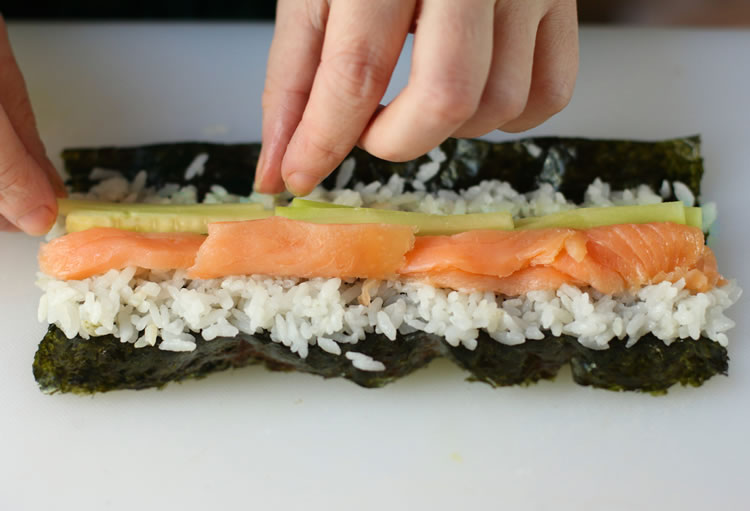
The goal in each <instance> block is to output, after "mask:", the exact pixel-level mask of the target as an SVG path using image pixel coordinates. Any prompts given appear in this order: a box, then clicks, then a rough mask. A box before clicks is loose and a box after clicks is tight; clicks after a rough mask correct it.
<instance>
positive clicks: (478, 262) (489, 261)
mask: <svg viewBox="0 0 750 511" xmlns="http://www.w3.org/2000/svg"><path fill="white" fill-rule="evenodd" d="M585 242H586V238H585V237H583V234H582V233H581V231H576V230H574V229H537V230H529V231H491V230H482V231H468V232H462V233H460V234H454V235H452V236H420V237H419V238H417V239H416V241H415V243H414V248H413V249H412V250H411V251H410V252H409V253H408V254H406V263H405V264H404V266H402V267H401V269H400V270H399V273H400V274H401V275H409V274H415V273H433V272H437V271H443V270H461V271H463V272H468V273H475V274H478V275H491V276H495V277H506V276H508V275H510V274H512V273H513V272H516V271H518V270H521V269H523V268H526V267H528V266H538V265H544V264H551V263H552V262H553V261H554V260H555V259H556V258H557V256H558V254H560V253H561V252H563V251H564V250H565V248H566V244H570V246H571V247H575V248H578V250H575V248H573V251H574V252H575V253H577V254H579V255H580V247H581V246H585Z"/></svg>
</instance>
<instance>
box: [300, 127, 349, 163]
mask: <svg viewBox="0 0 750 511" xmlns="http://www.w3.org/2000/svg"><path fill="white" fill-rule="evenodd" d="M317 133H319V132H317V131H313V134H310V135H308V136H307V137H305V145H306V146H307V147H306V148H305V149H306V151H305V152H306V154H316V155H318V158H317V159H320V160H325V161H341V160H343V159H344V158H345V157H346V156H347V155H348V154H349V147H348V146H347V145H346V144H343V143H340V142H336V141H335V140H331V139H329V138H327V137H324V136H322V135H320V134H317Z"/></svg>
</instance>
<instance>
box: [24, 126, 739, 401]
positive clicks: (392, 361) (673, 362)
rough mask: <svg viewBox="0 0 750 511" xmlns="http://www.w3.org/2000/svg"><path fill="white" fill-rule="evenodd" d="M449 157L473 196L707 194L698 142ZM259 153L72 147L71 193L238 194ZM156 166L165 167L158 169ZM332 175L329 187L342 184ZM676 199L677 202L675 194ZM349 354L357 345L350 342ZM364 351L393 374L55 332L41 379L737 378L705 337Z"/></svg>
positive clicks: (41, 352) (316, 351)
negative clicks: (187, 172) (595, 190)
mask: <svg viewBox="0 0 750 511" xmlns="http://www.w3.org/2000/svg"><path fill="white" fill-rule="evenodd" d="M441 149H442V151H443V152H444V153H445V155H446V159H445V161H443V162H442V163H441V164H440V169H439V171H438V173H437V174H436V175H435V176H434V177H433V178H432V179H430V180H429V181H428V182H427V183H426V188H427V190H429V191H435V190H438V189H446V188H450V189H455V190H458V189H464V188H468V187H470V186H473V185H474V184H477V183H478V182H480V181H482V180H484V179H502V180H505V181H508V182H510V183H511V185H512V186H513V187H514V188H515V189H516V190H518V191H519V192H527V191H529V190H532V189H534V188H537V187H538V186H539V185H540V184H542V183H549V184H551V185H552V186H553V187H554V188H555V189H557V190H559V191H561V192H562V193H563V194H565V195H566V197H570V198H572V199H574V200H576V201H578V202H580V201H581V200H582V199H583V194H584V191H585V189H586V187H587V186H588V184H589V183H590V182H591V181H593V179H594V177H600V178H601V179H602V180H603V181H606V182H608V183H610V185H611V186H612V187H613V189H621V188H627V187H635V186H637V185H639V184H642V183H645V184H648V185H650V186H651V187H652V188H654V189H656V190H658V189H659V188H660V186H661V183H662V181H663V180H664V179H667V180H670V181H675V180H679V181H682V182H684V183H685V184H686V185H687V186H688V187H689V188H690V189H691V191H692V192H693V194H694V195H695V196H696V197H698V196H699V194H700V180H701V177H702V174H703V160H702V158H701V157H700V138H699V137H697V136H693V137H686V138H680V139H673V140H666V141H658V142H645V141H644V142H640V141H615V140H591V139H583V138H557V137H541V138H531V139H522V140H516V141H511V142H501V143H491V142H485V141H479V140H456V139H451V140H448V141H446V142H445V143H444V144H442V145H441ZM259 151H260V145H259V144H229V145H223V144H210V143H192V142H185V143H176V144H155V145H149V146H139V147H129V148H127V147H126V148H117V147H110V148H97V149H69V150H66V151H64V152H63V160H64V162H65V166H66V170H67V171H68V173H69V175H70V179H69V181H68V184H69V186H71V188H72V189H73V190H74V191H85V190H87V189H88V188H90V187H91V186H92V185H93V184H94V183H92V182H91V181H90V180H89V177H88V176H89V173H90V171H91V169H92V168H94V167H100V168H107V169H114V170H119V171H120V172H122V173H123V174H124V175H125V176H126V177H129V178H131V179H132V178H134V177H135V175H136V174H137V173H138V172H139V171H140V170H142V169H146V170H147V171H148V184H149V185H150V186H157V187H158V186H163V185H165V184H167V183H178V184H182V185H184V184H193V185H195V186H196V188H197V189H198V193H199V197H202V196H203V195H204V194H205V193H206V192H207V191H208V190H209V189H210V187H211V185H213V184H216V183H220V184H221V185H222V186H224V187H225V188H226V189H227V190H228V191H229V192H230V193H236V194H243V195H246V194H249V193H250V191H251V189H252V178H253V175H254V171H255V164H256V162H257V158H258V154H259ZM201 153H207V154H209V159H208V161H207V162H206V165H205V172H204V174H203V175H202V176H198V177H196V178H194V179H193V180H191V181H189V182H187V181H185V179H184V169H185V168H187V166H188V165H189V164H190V163H191V162H192V160H193V159H194V158H195V157H196V156H197V155H199V154H201ZM350 157H352V158H354V159H355V161H356V167H355V174H354V176H353V177H352V179H351V180H350V181H349V182H348V183H346V185H347V186H352V185H353V184H354V182H355V181H356V182H363V183H369V182H372V181H385V180H387V179H388V178H389V177H390V176H391V175H392V174H393V173H396V174H399V175H400V176H402V177H403V178H405V180H406V182H407V185H408V186H411V185H410V183H411V182H412V181H413V180H414V177H415V175H416V173H417V171H418V169H419V166H420V165H421V164H422V163H425V162H427V161H430V160H429V158H428V157H427V156H423V157H421V158H418V159H417V160H414V161H410V162H404V163H390V162H386V161H384V160H380V159H378V158H375V157H373V156H371V155H368V154H367V153H365V152H364V151H361V150H359V149H355V150H354V151H352V153H351V155H350ZM157 169H158V170H157ZM337 172H338V169H337V171H336V172H334V173H333V174H332V175H331V176H330V177H329V178H328V179H327V180H326V181H325V182H324V185H326V186H328V187H331V186H333V183H334V182H335V179H336V176H337ZM672 198H673V197H672ZM341 348H342V351H343V352H346V351H347V350H349V349H355V348H353V347H352V346H349V345H345V344H342V345H341ZM356 351H358V352H361V353H365V354H368V355H370V356H372V357H373V358H374V359H376V360H379V361H381V362H383V363H384V364H385V366H386V370H385V371H383V372H366V371H361V370H358V369H356V368H354V366H353V365H352V364H351V362H350V361H349V360H348V359H347V358H346V357H345V356H343V355H344V354H343V353H342V355H341V356H336V355H331V354H329V353H326V352H324V351H323V350H321V349H320V348H318V347H317V346H312V347H311V348H310V353H309V355H308V357H307V358H305V359H302V358H300V357H299V356H298V355H296V354H294V353H292V352H291V351H289V350H288V348H286V347H284V346H282V345H279V344H277V343H274V342H272V341H271V340H270V339H269V337H268V335H266V334H261V335H252V336H251V335H239V336H237V337H236V338H219V339H215V340H213V341H202V340H199V341H198V342H197V348H196V350H195V351H193V352H189V353H174V352H165V351H161V350H159V349H156V348H154V349H149V348H143V349H135V348H134V347H133V346H132V345H130V344H123V343H121V342H120V341H119V340H117V339H115V338H114V337H112V336H104V337H98V338H96V339H91V340H85V339H82V338H80V337H76V338H74V339H67V338H66V337H65V336H64V334H63V333H62V332H61V331H60V330H59V329H58V328H57V327H55V326H54V325H53V326H50V328H49V330H48V332H47V334H46V335H45V337H44V339H43V340H42V342H41V343H40V345H39V349H38V351H37V353H36V356H35V358H34V365H33V370H34V377H35V378H36V380H37V382H38V383H39V386H40V388H41V389H42V390H43V391H44V392H48V393H54V392H74V393H86V394H88V393H94V392H105V391H109V390H117V389H143V388H150V387H163V386H164V385H166V384H167V383H169V382H172V381H182V380H185V379H188V378H202V377H205V376H207V375H208V374H210V373H213V372H216V371H221V370H225V369H229V368H238V367H243V366H247V365H253V364H263V365H265V366H266V367H267V368H268V369H271V370H276V371H293V370H294V371H301V372H306V373H311V374H317V375H320V376H323V377H325V378H332V377H343V378H346V379H349V380H351V381H353V382H355V383H357V384H358V385H361V386H363V387H380V386H383V385H385V384H387V383H390V382H392V381H395V380H396V379H399V378H401V377H403V376H406V375H407V374H409V373H411V372H413V371H415V370H417V369H419V368H421V367H424V366H426V365H427V364H428V363H429V362H430V361H431V360H433V359H435V358H437V357H447V358H448V359H450V360H451V361H452V362H454V363H455V364H457V365H458V366H459V367H461V368H463V369H464V370H466V371H467V372H468V373H469V375H470V376H469V379H470V380H472V381H481V382H485V383H488V384H490V385H492V386H507V385H525V384H530V383H534V382H537V381H540V380H547V379H552V378H554V377H555V376H556V375H557V373H558V371H559V370H560V368H561V367H563V366H564V365H566V364H569V365H570V367H571V371H572V374H573V378H574V380H575V381H576V383H578V384H581V385H589V386H592V387H596V388H603V389H608V390H638V391H645V392H652V393H663V392H666V390H667V389H668V388H669V387H670V386H672V385H674V384H677V383H680V384H682V385H692V386H699V385H701V384H702V383H703V382H704V381H706V380H707V379H709V378H711V377H712V376H714V375H716V374H724V375H726V374H727V370H728V361H729V357H728V354H727V350H726V349H725V348H724V347H722V346H720V345H719V344H718V343H715V342H713V341H711V340H709V339H707V338H701V339H699V340H680V341H676V342H674V343H672V344H671V345H669V346H667V345H665V344H664V343H663V342H662V341H660V340H658V339H656V338H655V337H654V336H652V335H647V336H645V337H643V338H641V339H640V340H639V341H638V342H637V343H636V344H635V345H634V346H632V347H629V348H626V347H625V342H624V341H619V340H613V341H612V342H611V343H610V347H609V349H606V350H601V351H597V350H591V349H588V348H585V347H584V346H582V345H581V344H580V343H578V342H577V341H576V340H575V339H574V338H571V337H567V336H563V337H554V336H552V335H547V337H545V339H542V340H536V341H527V342H526V343H524V344H521V345H517V346H507V345H504V344H501V343H499V342H497V341H494V340H493V339H491V338H490V337H489V336H488V335H487V334H486V333H480V338H479V343H478V346H477V349H476V350H473V351H472V350H468V349H466V348H463V347H456V348H454V347H451V346H449V345H448V344H447V343H446V342H444V340H443V339H442V338H440V337H437V336H434V335H431V334H427V333H424V332H415V333H412V334H408V335H399V339H398V340H397V341H396V342H391V341H389V340H388V339H387V338H385V337H384V336H382V335H378V334H368V335H367V337H366V339H365V340H363V341H360V342H359V343H358V344H356Z"/></svg>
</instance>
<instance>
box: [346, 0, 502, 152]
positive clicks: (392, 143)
mask: <svg viewBox="0 0 750 511" xmlns="http://www.w3.org/2000/svg"><path fill="white" fill-rule="evenodd" d="M492 15H493V4H492V2H488V1H487V0H465V1H463V2H456V1H455V0H434V1H432V2H423V3H422V11H421V15H420V18H419V20H418V21H417V28H416V32H415V34H414V49H413V53H412V68H411V74H410V76H409V82H408V84H407V86H406V87H405V88H404V90H402V91H401V93H400V94H399V95H398V96H397V97H396V98H395V99H394V100H393V101H392V102H391V103H390V104H389V105H388V106H386V107H385V108H383V109H382V110H381V111H380V112H379V113H378V114H377V115H376V116H375V117H374V119H373V120H372V122H371V123H370V125H369V126H368V127H367V129H366V131H365V133H364V134H363V135H362V138H361V139H360V145H361V146H362V147H363V148H364V149H366V150H367V151H369V152H370V153H372V154H374V155H376V156H379V157H380V158H384V159H387V160H396V161H398V160H408V159H412V158H415V157H417V156H420V155H422V154H424V153H426V152H427V151H429V150H430V149H432V148H433V147H435V146H437V145H438V144H440V143H441V142H442V141H443V140H445V139H446V138H447V137H449V136H450V135H451V134H452V133H453V132H454V131H455V130H456V129H457V128H458V127H459V126H461V125H462V124H463V123H464V122H466V120H467V119H469V118H470V117H471V116H472V115H474V113H475V112H476V109H477V107H478V105H479V100H480V98H481V96H482V90H483V89H484V84H485V83H486V82H487V76H488V74H489V70H490V63H491V57H492Z"/></svg>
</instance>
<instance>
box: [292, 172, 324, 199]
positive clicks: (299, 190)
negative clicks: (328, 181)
mask: <svg viewBox="0 0 750 511" xmlns="http://www.w3.org/2000/svg"><path fill="white" fill-rule="evenodd" d="M284 183H285V184H286V187H287V189H288V190H289V191H290V192H292V193H293V194H294V195H297V196H302V195H307V194H308V193H310V192H312V191H313V188H315V187H316V186H318V180H317V178H316V177H315V176H311V175H310V174H306V173H304V172H292V173H291V174H289V175H288V176H287V177H286V179H284Z"/></svg>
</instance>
